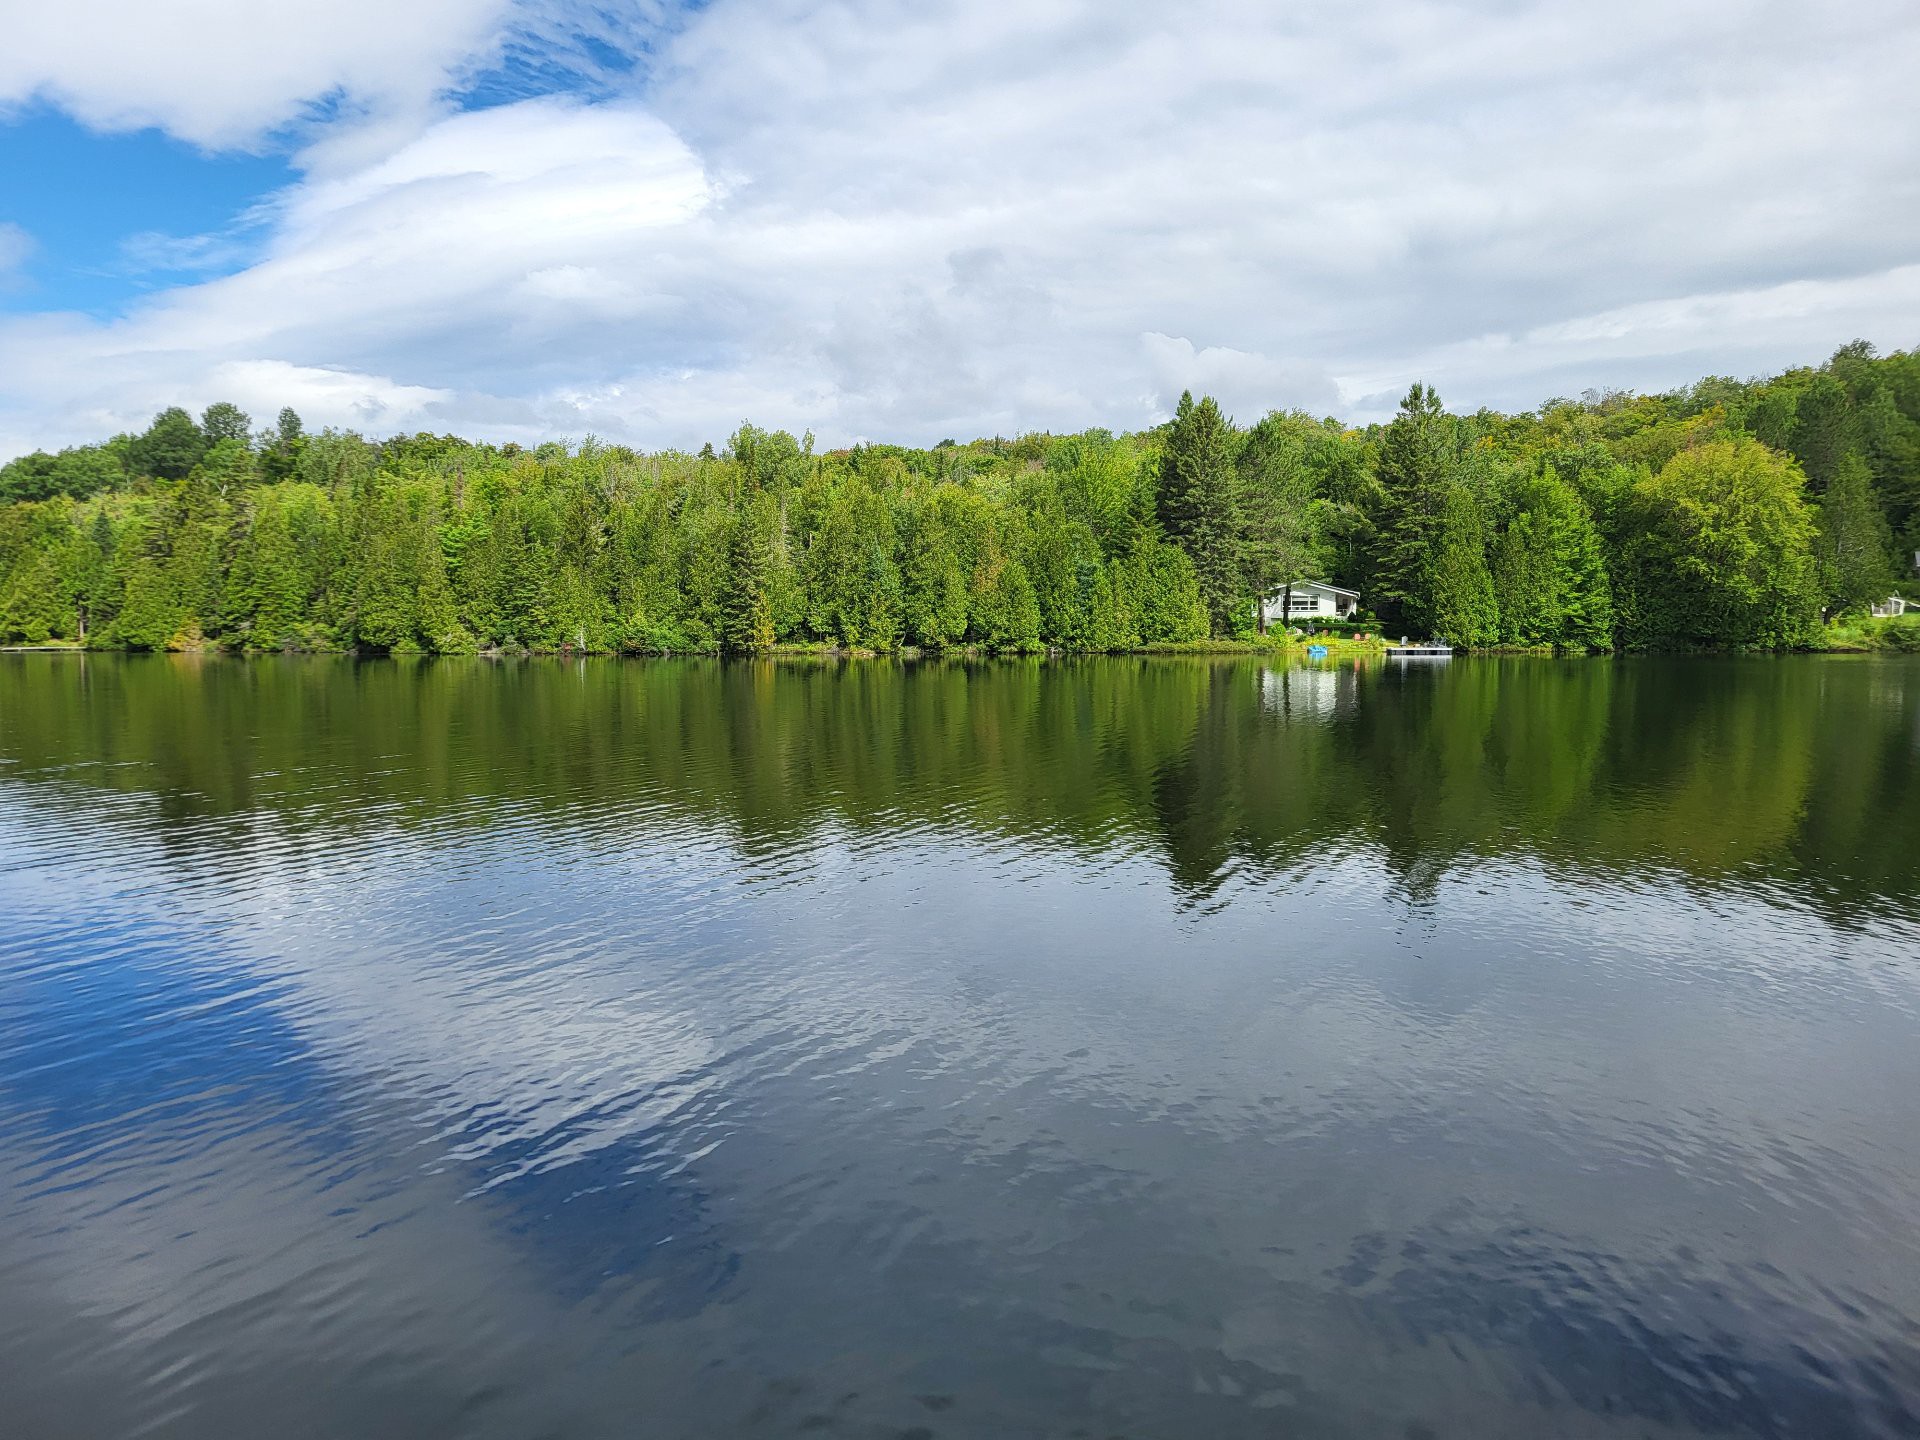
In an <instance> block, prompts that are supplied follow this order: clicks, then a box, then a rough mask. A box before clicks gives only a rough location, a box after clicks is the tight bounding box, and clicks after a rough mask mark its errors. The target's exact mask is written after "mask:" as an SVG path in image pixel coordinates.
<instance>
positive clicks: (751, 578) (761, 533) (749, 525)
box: [724, 495, 773, 654]
mask: <svg viewBox="0 0 1920 1440" xmlns="http://www.w3.org/2000/svg"><path fill="white" fill-rule="evenodd" d="M758 498H759V500H760V503H759V504H756V505H751V506H749V507H747V509H746V510H745V511H744V512H743V513H742V514H741V515H740V517H739V519H738V520H736V521H735V523H734V526H733V538H732V542H731V544H730V545H729V547H728V551H727V569H728V575H727V613H726V624H725V630H724V634H725V638H726V644H727V648H728V649H729V650H732V651H734V652H735V653H736V654H754V653H757V652H760V651H764V650H771V649H772V648H773V606H772V604H771V602H770V601H769V599H768V597H767V571H768V569H769V565H768V551H769V549H770V544H769V539H770V537H769V534H768V532H769V530H770V529H771V525H770V523H769V521H770V519H771V515H770V513H769V511H770V507H768V506H767V505H766V503H765V502H766V498H767V497H765V496H764V495H763V496H760V497H758Z"/></svg>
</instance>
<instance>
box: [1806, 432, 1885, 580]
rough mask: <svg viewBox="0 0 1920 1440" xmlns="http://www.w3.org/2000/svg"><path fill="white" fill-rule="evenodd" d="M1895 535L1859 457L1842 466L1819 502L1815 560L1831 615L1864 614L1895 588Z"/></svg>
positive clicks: (1856, 456) (1869, 476)
mask: <svg viewBox="0 0 1920 1440" xmlns="http://www.w3.org/2000/svg"><path fill="white" fill-rule="evenodd" d="M1892 549H1893V531H1892V529H1891V528H1890V527H1889V526H1888V524H1887V519H1886V516H1885V515H1884V514H1883V513H1882V512H1881V509H1880V505H1879V501H1878V500H1877V498H1876V497H1875V495H1874V493H1873V477H1872V476H1871V475H1870V474H1869V473H1868V471H1867V465H1866V462H1865V461H1864V460H1862V459H1861V458H1860V457H1859V456H1858V455H1848V456H1846V457H1845V458H1844V459H1842V460H1841V462H1840V467H1839V469H1838V471H1837V472H1836V473H1835V475H1834V479H1833V483H1832V484H1831V485H1829V486H1828V487H1827V493H1826V497H1825V498H1824V499H1823V500H1822V501H1821V502H1820V505H1819V515H1818V521H1817V529H1816V533H1815V537H1814V559H1815V563H1816V564H1817V566H1818V567H1819V577H1820V589H1821V592H1822V596H1823V599H1824V601H1825V603H1826V607H1827V609H1829V610H1830V611H1832V612H1834V613H1835V614H1846V613H1848V612H1853V611H1861V610H1865V609H1866V608H1867V607H1868V606H1869V605H1870V604H1872V603H1873V602H1874V601H1876V600H1881V599H1884V598H1885V597H1886V595H1887V593H1888V592H1889V591H1890V590H1891V589H1892V588H1893V570H1892V566H1891V565H1890V564H1889V563H1888V556H1889V554H1890V552H1891V551H1892Z"/></svg>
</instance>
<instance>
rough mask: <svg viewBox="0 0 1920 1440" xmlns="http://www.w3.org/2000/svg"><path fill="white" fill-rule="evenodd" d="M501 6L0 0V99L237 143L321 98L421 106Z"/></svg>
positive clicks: (478, 1) (475, 50)
mask: <svg viewBox="0 0 1920 1440" xmlns="http://www.w3.org/2000/svg"><path fill="white" fill-rule="evenodd" d="M508 5H509V0H406V3H404V4H398V5H396V4H391V3H387V0H170V3H168V4H165V5H155V4H151V3H141V0H67V3H65V4H61V5H38V4H10V5H8V6H6V7H5V8H6V12H7V13H6V19H5V29H6V44H5V45H4V46H0V104H8V103H22V102H25V101H28V100H33V99H36V98H37V99H44V100H48V101H51V102H53V103H54V104H57V105H59V106H61V107H62V108H64V109H66V110H68V111H70V112H71V113H72V114H73V115H75V116H76V117H77V118H79V119H80V120H82V121H84V122H85V123H87V124H88V125H92V126H95V127H97V128H100V129H104V130H126V129H136V128H139V127H142V126H147V125H158V126H162V127H164V128H165V129H167V130H169V131H171V132H172V133H173V134H175V135H178V136H181V137H182V138H184V139H187V140H191V141H194V142H195V143H197V144H204V145H221V146H227V145H244V144H248V143H251V142H253V141H255V140H256V139H257V138H258V136H259V135H260V133H261V132H262V131H264V130H267V129H270V128H272V127H274V126H278V125H282V124H285V123H287V122H289V121H292V120H295V119H297V118H298V117H299V116H300V115H301V113H302V111H303V109H304V108H305V107H306V106H307V105H309V104H312V103H314V102H318V101H321V100H324V99H328V98H330V97H333V98H338V99H339V100H341V101H342V102H344V103H346V104H347V105H349V106H371V107H374V108H377V109H387V108H403V109H406V108H411V109H417V108H419V107H421V106H423V105H424V104H425V103H426V102H427V100H428V99H429V98H430V97H431V96H432V94H433V93H434V91H436V90H437V89H439V88H440V87H441V86H442V85H443V84H444V83H446V80H447V79H448V77H449V75H450V74H451V72H452V71H453V70H454V69H456V68H457V67H459V66H460V65H462V64H464V63H466V62H468V61H470V60H471V59H473V58H475V57H476V56H480V55H483V54H485V53H487V52H488V51H489V50H490V48H491V46H492V44H493V43H494V40H495V36H496V34H497V32H498V28H499V26H500V24H501V22H502V20H503V18H504V17H505V15H506V13H507V10H508Z"/></svg>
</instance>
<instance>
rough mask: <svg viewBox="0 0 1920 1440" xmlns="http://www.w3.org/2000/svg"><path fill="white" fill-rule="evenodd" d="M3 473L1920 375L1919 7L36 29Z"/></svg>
mask: <svg viewBox="0 0 1920 1440" xmlns="http://www.w3.org/2000/svg"><path fill="white" fill-rule="evenodd" d="M0 33H4V34H5V35H6V36H7V43H6V45H5V46H4V47H0V458H3V457H7V456H11V455H15V454H19V453H23V452H25V451H27V450H30V449H34V448H37V447H48V448H53V447H58V446H60V445H65V444H73V443H78V442H82V441H86V440H93V439H99V438H102V437H104V436H106V435H109V434H112V433H114V432H116V431H120V430H126V429H138V428H142V427H143V426H144V425H145V424H146V423H147V421H148V420H149V419H150V418H151V416H152V415H153V414H154V412H156V411H157V410H159V409H161V408H163V407H165V406H168V405H174V404H179V405H185V406H187V407H188V408H190V409H192V410H194V411H196V412H198V411H199V410H201V409H203V408H204V407H205V406H206V405H208V404H209V403H211V402H213V401H215V400H231V401H234V402H236V403H238V404H239V405H241V406H242V408H244V409H247V410H248V411H250V412H251V413H252V414H253V415H254V416H255V417H256V420H261V421H264V420H265V419H267V418H268V417H271V416H272V415H273V414H275V413H276V412H277V411H278V410H279V408H280V407H281V406H282V405H292V406H293V407H294V408H295V409H296V410H298V411H299V412H300V413H301V415H302V416H303V417H304V419H305V420H306V422H307V425H308V427H309V428H318V427H320V426H324V425H336V426H348V427H352V428H355V429H359V430H361V431H363V432H366V433H370V434H374V435H385V434H390V433H395V432H398V431H412V430H422V429H424V430H433V431H437V432H446V431H452V432H454V433H458V434H464V435H468V436H471V437H474V438H484V439H493V440H500V441H505V440H518V441H521V442H523V443H528V442H533V441H538V440H546V439H568V440H576V441H577V440H580V439H583V438H585V437H586V436H588V435H596V436H598V437H600V438H602V439H604V440H610V441H618V442H624V443H629V444H634V445H638V446H642V447H647V448H654V447H662V446H680V447H689V448H690V447H696V446H698V445H699V444H701V443H703V442H706V441H709V440H711V441H714V442H716V443H717V442H719V441H721V440H723V439H724V438H725V437H726V436H727V435H728V434H730V433H731V432H732V430H733V429H734V428H735V427H736V426H737V425H738V424H739V423H740V422H741V421H742V420H744V419H751V420H752V421H754V422H755V423H757V424H761V425H766V426H771V427H780V428H786V429H790V430H792V431H794V432H795V433H799V432H801V431H803V430H812V431H813V432H814V433H815V435H816V436H817V437H819V439H820V440H821V441H822V442H823V443H828V444H844V443H850V442H854V441H858V440H862V439H874V440H880V439H885V440H898V441H902V442H906V443H922V444H930V443H933V442H935V441H937V440H940V439H943V438H954V439H961V440H964V439H968V438H972V437H974V436H982V435H995V434H1000V435H1014V434H1018V433H1021V432H1024V431H1028V430H1035V429H1051V430H1078V429H1083V428H1086V427H1089V426H1104V427H1107V428H1109V429H1114V430H1133V429H1138V428H1140V427H1142V426H1145V425H1151V424H1155V423H1157V422H1159V421H1160V420H1162V419H1164V418H1165V417H1166V416H1167V415H1168V414H1169V413H1170V412H1171V410H1172V407H1173V405H1174V403H1175V402H1176V401H1177V399H1178V397H1179V395H1180V392H1181V391H1182V390H1184V389H1192V390H1193V391H1194V392H1195V393H1201V392H1208V393H1212V394H1214V395H1216V396H1218V397H1219V399H1220V400H1221V402H1222V404H1223V405H1224V406H1225V407H1226V409H1227V410H1228V412H1229V413H1230V414H1232V415H1234V416H1235V417H1236V418H1238V419H1240V420H1242V421H1243V422H1245V421H1251V420H1254V419H1257V418H1258V417H1259V416H1260V415H1261V414H1263V413H1265V412H1266V411H1267V410H1270V409H1291V408H1296V407H1298V408H1303V409H1306V410H1309V411H1312V412H1314V413H1316V414H1334V415H1339V416H1341V417H1343V418H1346V419H1349V420H1354V421H1365V420H1370V419H1379V418H1384V417H1385V416H1387V415H1389V414H1391V412H1392V410H1393V408H1394V406H1395V403H1396V402H1397V400H1398V398H1399V396H1400V395H1401V394H1402V393H1404V391H1405V390H1406V388H1407V386H1408V385H1409V384H1410V383H1412V382H1413V381H1415V380H1424V381H1427V382H1429V383H1431V384H1434V385H1435V386H1437V387H1438V389H1439V390H1440V393H1441V394H1442V396H1443V397H1444V398H1445V400H1446V401H1447V402H1448V404H1449V405H1450V406H1451V407H1452V408H1454V409H1458V410H1472V409H1475V408H1478V407H1480V406H1482V405H1487V406H1493V407H1496V408H1501V409H1507V410H1524V409H1530V408H1532V407H1534V406H1536V405H1538V404H1539V403H1540V402H1541V401H1542V400H1545V399H1547V398H1548V397H1551V396H1555V395H1576V394H1579V393H1580V392H1582V391H1584V390H1587V389H1589V388H1599V389H1610V388H1626V389H1635V390H1659V389H1664V388H1668V387H1670V386H1673V385H1677V384H1683V383H1686V382H1688V381H1690V380H1692V379H1695V378H1697V377H1699V376H1701V375H1703V374H1730V375H1736V376H1747V375H1753V374H1762V373H1769V372H1773V371H1777V370H1780V369H1783V368H1786V367H1788V366H1791V365H1795V364H1806V363H1818V362H1820V361H1821V360H1823V359H1824V358H1825V357H1826V356H1827V355H1828V354H1830V353H1831V352H1832V351H1833V350H1834V349H1835V348H1836V347H1838V346H1839V345H1841V344H1843V343H1845V342H1847V341H1850V340H1853V339H1855V338H1864V339H1867V340H1870V341H1872V342H1874V343H1875V344H1876V345H1878V346H1879V347H1880V348H1881V349H1882V350H1889V349H1906V348H1910V347H1912V346H1914V345H1916V344H1920V86H1916V85H1914V84H1913V83H1912V76H1914V75H1916V74H1920V6H1915V5H1914V4H1913V3H1912V0H1855V3H1853V4H1851V5H1848V6H1845V7H1840V6H1830V7H1829V6H1809V5H1806V4H1804V3H1801V0H1792V3H1776V0H1694V3H1690V4H1687V5H1673V4H1671V3H1670V0H1614V3H1611V4H1608V5H1593V4H1591V3H1581V4H1565V3H1528V0H1488V3H1456V4H1434V3H1426V0H1262V3H1246V0H1188V3H1186V4H1184V5H1178V6H1170V5H1166V4H1164V3H1156V4H1136V3H1133V0H1017V3H1011V0H1006V3H1003V0H709V3H705V4H698V5H681V4H675V3H671V0H406V3H404V4H393V3H391V0H176V3H171V4H168V5H165V6H156V5H153V4H151V3H150V0H139V3H135V0H68V3H66V4H63V5H60V6H49V5H44V4H38V3H33V0H0Z"/></svg>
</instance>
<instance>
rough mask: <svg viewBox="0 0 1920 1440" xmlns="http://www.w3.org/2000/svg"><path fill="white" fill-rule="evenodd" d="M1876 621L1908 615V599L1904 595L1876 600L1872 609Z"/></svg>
mask: <svg viewBox="0 0 1920 1440" xmlns="http://www.w3.org/2000/svg"><path fill="white" fill-rule="evenodd" d="M1870 608H1871V609H1872V611H1873V618H1874V619H1876V620H1891V619H1892V618H1893V617H1894V616H1896V615H1904V614H1906V613H1907V598H1906V596H1904V595H1889V596H1887V598H1886V599H1884V600H1876V601H1875V602H1874V603H1873V605H1872V606H1871V607H1870Z"/></svg>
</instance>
